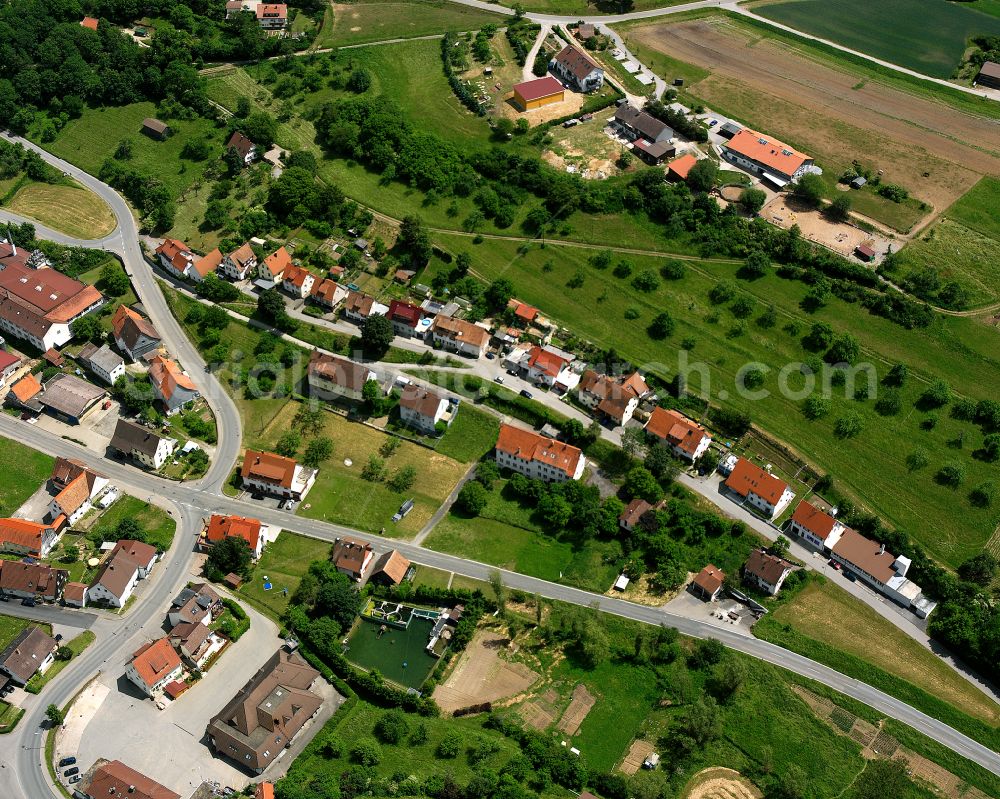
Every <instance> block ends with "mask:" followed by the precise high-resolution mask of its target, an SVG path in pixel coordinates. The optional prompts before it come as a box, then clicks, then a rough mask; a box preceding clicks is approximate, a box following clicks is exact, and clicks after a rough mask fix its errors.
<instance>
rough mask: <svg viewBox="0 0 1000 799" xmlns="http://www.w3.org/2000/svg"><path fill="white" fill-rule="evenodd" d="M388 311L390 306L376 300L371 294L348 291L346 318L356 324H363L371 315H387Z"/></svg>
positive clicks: (345, 308)
mask: <svg viewBox="0 0 1000 799" xmlns="http://www.w3.org/2000/svg"><path fill="white" fill-rule="evenodd" d="M387 313H389V306H388V305H383V304H382V303H380V302H376V300H375V298H374V297H372V296H371V295H370V294H363V293H362V292H360V291H348V292H347V298H346V299H345V300H344V308H343V314H344V318H345V319H347V320H349V321H351V322H354V324H356V325H361V324H364V321H365V320H366V319H367V318H368V317H369V316H372V315H375V316H385V315H386V314H387Z"/></svg>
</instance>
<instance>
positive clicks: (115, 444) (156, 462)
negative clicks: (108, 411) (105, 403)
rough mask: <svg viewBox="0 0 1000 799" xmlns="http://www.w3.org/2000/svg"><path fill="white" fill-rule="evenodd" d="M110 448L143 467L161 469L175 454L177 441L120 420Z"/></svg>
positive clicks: (133, 423) (125, 420)
mask: <svg viewBox="0 0 1000 799" xmlns="http://www.w3.org/2000/svg"><path fill="white" fill-rule="evenodd" d="M110 446H111V448H112V449H115V450H118V452H120V453H121V454H122V455H124V456H126V457H130V458H132V459H134V460H136V461H138V462H139V463H141V464H142V465H143V466H148V467H149V468H150V469H159V468H160V467H162V466H163V464H164V463H166V462H167V458H169V457H170V456H171V455H172V454H173V452H174V449H175V448H176V446H177V439H175V438H162V437H161V436H158V435H156V433H154V432H153V431H152V430H150V429H149V428H146V427H143V426H142V425H138V424H136V423H135V422H130V421H128V420H127V419H119V420H118V425H117V426H116V427H115V434H114V435H113V436H112V437H111V444H110Z"/></svg>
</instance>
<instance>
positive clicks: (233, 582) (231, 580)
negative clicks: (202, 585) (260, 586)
mask: <svg viewBox="0 0 1000 799" xmlns="http://www.w3.org/2000/svg"><path fill="white" fill-rule="evenodd" d="M222 582H224V583H225V584H226V585H227V586H228V587H229V588H232V589H233V590H234V591H235V590H236V589H237V588H239V587H240V586H241V585H243V578H242V577H240V576H239V575H238V574H236V573H235V572H229V574H227V575H226V576H225V577H224V578H223V580H222Z"/></svg>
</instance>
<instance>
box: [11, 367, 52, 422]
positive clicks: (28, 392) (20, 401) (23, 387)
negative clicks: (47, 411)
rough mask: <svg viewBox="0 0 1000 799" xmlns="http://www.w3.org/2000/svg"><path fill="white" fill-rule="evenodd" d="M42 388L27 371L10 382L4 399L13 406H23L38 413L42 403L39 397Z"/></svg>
mask: <svg viewBox="0 0 1000 799" xmlns="http://www.w3.org/2000/svg"><path fill="white" fill-rule="evenodd" d="M44 390H45V389H43V388H42V384H41V383H39V382H38V378H37V377H35V376H34V375H33V374H31V373H30V372H29V373H28V374H26V375H25V376H24V377H22V378H21V379H20V380H15V381H14V383H12V384H11V387H10V391H8V392H7V396H6V397H5V399H4V401H5V402H6V403H7V404H8V405H10V406H12V407H14V408H24V410H26V411H34V412H35V413H40V412H41V411H42V403H41V402H40V401H39V398H40V397H41V396H42V392H43V391H44Z"/></svg>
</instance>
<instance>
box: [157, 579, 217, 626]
mask: <svg viewBox="0 0 1000 799" xmlns="http://www.w3.org/2000/svg"><path fill="white" fill-rule="evenodd" d="M220 613H222V597H220V596H219V594H218V593H217V592H216V590H215V589H214V588H212V586H210V585H209V584H208V583H193V584H192V585H189V586H186V587H185V588H183V589H182V590H181V592H180V593H179V594H178V595H177V596H175V597H174V598H173V601H172V602H171V603H170V610H168V611H167V621H168V622H169V623H170V626H171V627H176V626H177V625H178V624H191V623H194V624H202V625H206V626H207V625H209V624H211V623H212V620H213V619H214V618H215V617H216V616H218V615H219V614H220Z"/></svg>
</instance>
